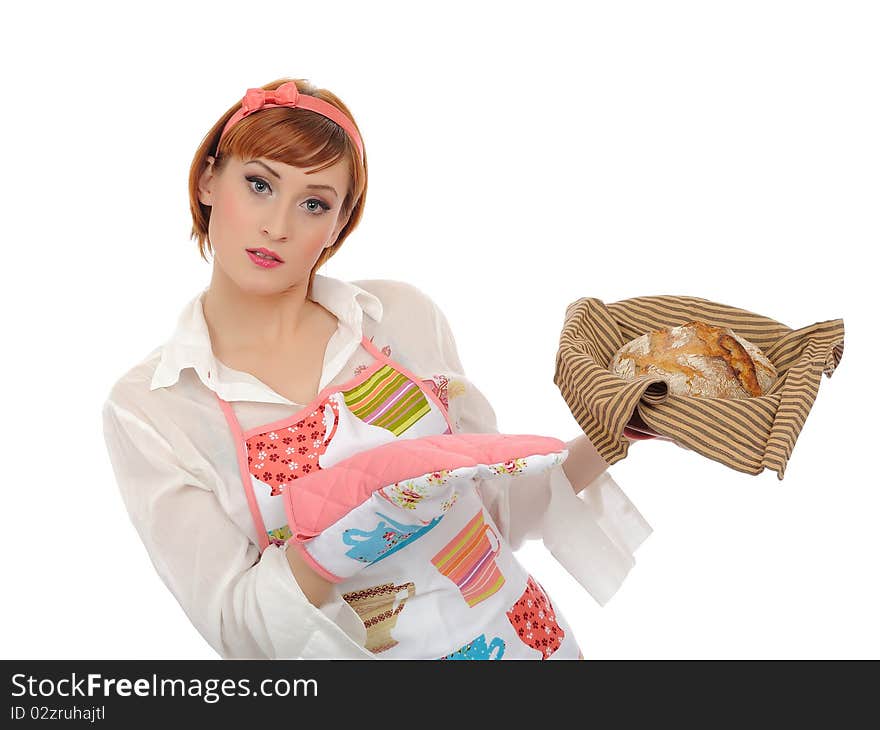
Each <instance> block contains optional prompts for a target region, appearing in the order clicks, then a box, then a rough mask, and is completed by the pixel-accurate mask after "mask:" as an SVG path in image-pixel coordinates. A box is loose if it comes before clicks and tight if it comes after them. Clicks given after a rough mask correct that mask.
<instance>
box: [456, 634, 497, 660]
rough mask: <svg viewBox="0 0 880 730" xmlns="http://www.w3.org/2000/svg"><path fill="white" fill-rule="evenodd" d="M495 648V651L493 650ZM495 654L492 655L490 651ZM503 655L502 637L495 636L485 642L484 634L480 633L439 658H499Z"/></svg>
mask: <svg viewBox="0 0 880 730" xmlns="http://www.w3.org/2000/svg"><path fill="white" fill-rule="evenodd" d="M496 649H497V651H495V650H496ZM493 651H494V652H495V655H494V656H493V655H492V652H493ZM503 656H504V639H502V638H501V637H500V636H496V637H495V638H494V639H492V641H491V642H490V643H489V644H486V634H480V635H479V636H478V637H477V638H476V639H474V640H473V641H471V642H470V643H468V644H465V645H464V646H463V647H461V649H456V650H455V651H454V652H452V653H451V654H447V655H446V656H442V657H440V659H501V657H503Z"/></svg>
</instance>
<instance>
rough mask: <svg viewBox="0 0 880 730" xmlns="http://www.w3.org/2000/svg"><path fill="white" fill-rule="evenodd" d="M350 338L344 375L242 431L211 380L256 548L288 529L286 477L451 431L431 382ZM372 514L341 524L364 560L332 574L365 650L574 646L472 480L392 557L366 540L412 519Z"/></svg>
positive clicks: (403, 653) (441, 655)
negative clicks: (351, 359)
mask: <svg viewBox="0 0 880 730" xmlns="http://www.w3.org/2000/svg"><path fill="white" fill-rule="evenodd" d="M360 347H361V348H363V350H365V351H366V353H368V355H369V356H370V357H371V358H372V361H373V362H372V363H371V364H370V365H368V366H367V367H366V368H364V369H363V370H361V371H360V372H357V374H356V375H355V376H354V377H353V378H351V379H349V380H348V381H346V382H344V383H342V384H340V385H336V386H334V385H330V386H327V387H326V388H325V389H324V390H323V391H321V392H320V393H319V394H318V395H317V396H316V397H315V398H314V399H313V400H312V401H311V402H310V403H309V404H308V405H306V406H305V407H304V408H302V409H300V410H299V411H297V413H295V414H294V415H292V416H289V417H286V418H283V419H281V420H279V421H275V422H272V423H268V424H265V425H262V426H257V427H255V428H251V429H249V430H248V431H243V430H242V428H241V426H240V424H239V422H238V419H237V417H236V415H235V412H234V410H233V408H232V405H231V404H230V403H229V402H227V401H225V400H223V399H222V398H221V397H220V396H219V395H218V394H216V392H215V395H217V399H218V401H219V403H220V407H221V408H222V410H223V413H224V415H225V416H226V420H227V423H228V424H229V428H230V429H231V431H232V435H233V438H234V440H235V444H236V449H237V453H238V464H239V471H240V474H241V479H242V484H243V487H244V491H245V495H246V497H247V502H248V505H249V507H250V512H251V516H252V517H253V521H254V525H255V527H256V532H257V538H258V540H259V546H260V553H261V554H262V552H263V550H265V549H266V548H267V547H268V546H269V545H270V544H274V545H277V546H278V547H281V548H284V546H285V544H286V543H287V541H288V540H289V539H290V538H291V537H292V534H291V530H290V527H289V525H288V519H287V514H286V512H285V507H284V499H283V491H284V490H285V489H296V480H297V479H301V478H306V477H308V475H309V473H310V472H314V471H315V470H320V469H328V468H330V467H332V466H333V465H334V464H336V463H337V462H339V461H342V460H344V459H346V458H348V457H350V456H353V455H355V454H357V453H360V452H362V451H365V450H367V449H371V448H375V447H377V446H381V445H383V444H386V443H391V442H394V441H397V440H399V439H413V438H420V437H423V436H437V435H442V434H453V433H454V432H455V430H454V428H453V424H452V421H451V420H450V417H449V411H448V408H447V406H446V404H445V403H444V401H443V399H441V396H442V394H443V391H442V386H438V385H437V384H435V383H434V382H433V381H427V380H422V379H420V378H418V377H417V376H416V375H414V374H413V373H412V372H410V371H409V370H408V369H407V368H406V367H404V366H403V365H402V364H400V363H399V362H397V361H396V360H393V359H392V358H391V357H389V356H388V355H386V354H385V353H384V352H382V351H381V350H379V349H378V348H377V347H376V346H375V345H374V344H373V342H372V340H370V339H367V337H366V336H363V337H362V338H361V343H360ZM502 478H503V477H502ZM379 516H380V517H381V518H382V519H381V521H380V522H379V524H378V525H377V526H376V529H375V530H373V531H372V532H366V531H349V534H348V535H346V540H347V542H348V544H349V545H351V550H352V551H353V552H357V551H360V552H363V553H364V556H363V558H361V559H363V560H364V562H368V563H369V564H368V565H367V567H365V568H364V569H362V570H361V571H360V572H359V573H357V574H356V575H354V576H351V577H349V578H346V579H344V580H343V581H342V582H341V583H338V584H336V585H335V588H336V590H337V595H338V596H340V597H341V599H342V600H344V601H345V603H347V604H348V606H349V607H350V608H351V609H352V610H353V611H354V613H355V614H356V616H357V617H358V618H359V620H360V622H361V623H362V624H363V628H364V630H365V635H366V640H365V643H364V646H365V648H366V649H367V650H369V651H371V652H372V653H373V654H374V656H376V658H389V659H395V658H411V659H548V658H554V659H562V658H569V659H575V658H580V659H582V658H583V655H582V654H581V652H580V649H579V648H578V646H577V643H576V641H575V638H574V634H573V632H572V630H571V627H570V626H569V625H568V623H567V622H566V621H565V619H564V617H562V615H561V614H560V613H558V612H556V611H554V609H553V606H552V604H551V602H550V599H549V598H548V597H547V595H546V593H545V592H544V590H543V588H542V587H541V585H540V584H539V583H538V582H537V581H536V580H535V579H534V578H533V577H532V576H531V575H529V574H528V573H527V572H526V571H525V569H524V568H523V567H522V566H521V565H520V564H519V562H518V561H517V560H516V558H515V557H514V555H513V551H512V550H511V549H510V546H509V545H508V544H507V543H506V542H505V541H504V540H503V538H502V537H501V536H500V532H499V530H498V528H497V526H496V525H495V523H494V521H493V520H492V517H491V516H490V515H489V513H488V512H487V511H486V510H485V507H484V505H483V503H482V500H481V498H480V495H479V492H478V490H477V489H476V488H472V489H467V490H463V491H461V492H460V493H457V494H456V495H455V500H454V502H453V504H452V505H451V506H450V507H449V508H448V511H447V512H445V514H444V516H443V519H442V520H438V521H435V522H436V524H435V523H432V524H431V525H430V527H425V528H422V529H421V530H420V531H419V533H420V534H418V535H416V537H418V539H417V540H410V542H409V543H407V551H406V553H405V556H404V557H403V559H401V558H400V554H398V556H396V559H393V560H392V559H390V558H388V556H385V555H383V558H388V559H375V556H376V555H377V553H376V546H377V543H378V544H380V545H381V544H388V542H387V541H388V540H389V539H391V540H393V539H395V537H396V536H400V535H406V537H407V538H412V537H413V535H414V533H413V529H412V528H413V526H412V525H407V524H401V523H400V522H399V521H396V520H395V519H393V518H391V517H388V516H387V515H379ZM407 531H408V532H407ZM352 533H362V534H352ZM389 535H391V538H389ZM349 555H351V553H349ZM371 560H374V562H370V561H371Z"/></svg>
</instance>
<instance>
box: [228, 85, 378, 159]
mask: <svg viewBox="0 0 880 730" xmlns="http://www.w3.org/2000/svg"><path fill="white" fill-rule="evenodd" d="M267 106H268V107H272V106H288V107H298V108H300V109H307V110H308V111H312V112H317V113H318V114H321V115H323V116H325V117H327V118H328V119H332V120H333V121H334V122H336V123H337V124H338V125H339V126H340V127H342V128H343V129H344V130H345V132H346V134H348V136H349V137H350V138H351V139H352V141H354V143H355V145H356V146H357V149H358V153H359V154H360V156H361V160H363V159H364V143H363V142H362V141H361V136H360V135H359V134H358V131H357V129H355V126H354V124H352V122H351V120H350V119H349V118H348V117H347V116H345V114H343V113H342V111H340V110H339V109H337V108H336V107H335V106H333V105H332V104H330V103H328V102H326V101H324V100H322V99H318V98H317V97H315V96H311V95H309V94H300V93H299V89H297V88H296V83H294V82H293V81H285V82H284V83H283V84H281V85H280V86H279V87H278V88H277V89H261V88H259V87H257V88H253V89H248V90H247V92H245V95H244V96H243V97H242V99H241V108H240V109H239V110H238V111H237V112H235V114H233V115H232V117H230V119H229V121H228V122H226V124H225V125H224V127H223V131H222V132H221V133H220V140H222V139H223V137H224V136H226V132H228V131H229V129H230V128H231V127H233V126H235V125H236V124H237V123H238V122H240V121H241V120H242V119H244V118H245V117H246V116H247V115H248V114H253V113H254V112H255V111H259V110H260V109H264V108H265V107H267ZM216 149H220V141H218V142H217V148H216ZM215 154H216V151H215Z"/></svg>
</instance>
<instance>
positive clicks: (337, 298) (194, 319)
mask: <svg viewBox="0 0 880 730" xmlns="http://www.w3.org/2000/svg"><path fill="white" fill-rule="evenodd" d="M207 291H208V289H207V287H206V288H205V289H203V290H202V291H201V292H199V294H198V295H196V296H195V297H194V298H193V299H192V300H191V301H190V302H189V303H188V304H187V305H186V306H185V307H184V308H183V311H182V312H181V313H180V316H179V318H178V321H177V328H176V329H175V330H174V333H173V334H172V335H171V337H170V338H169V339H168V340H167V342H166V343H165V344H164V345H163V346H162V348H161V357H160V359H159V364H158V365H157V366H156V370H155V372H154V373H153V379H152V381H151V383H150V390H155V389H156V388H165V387H168V386H169V385H174V383H176V382H177V380H178V379H179V377H180V372H181V371H182V370H183V369H184V368H187V367H191V368H193V369H194V370H195V371H196V373H197V375H198V376H199V379H200V380H201V381H202V382H203V383H204V384H205V385H207V386H208V387H209V388H211V389H212V390H213V389H214V388H215V386H216V385H217V382H216V381H217V375H216V373H217V370H218V368H217V360H216V358H215V357H214V352H213V350H212V348H211V338H210V335H209V334H208V325H207V322H206V321H205V312H204V309H203V308H202V300H203V298H204V296H205V293H206V292H207ZM310 299H312V301H315V302H317V303H318V304H320V305H321V306H323V307H324V308H325V309H327V310H329V311H330V312H332V313H333V314H334V315H336V317H337V319H338V320H339V324H340V326H343V327H346V328H348V329H349V330H350V331H351V332H352V334H354V335H356V337H357V340H358V341H360V339H361V337H362V333H363V315H364V313H366V314H367V315H368V316H369V317H371V318H372V319H374V320H375V321H376V322H380V321H381V320H382V302H381V301H380V299H379V298H378V297H377V296H376V295H375V294H371V293H370V292H368V291H366V290H365V289H362V288H361V287H359V286H357V285H356V284H353V283H351V282H348V281H343V280H341V279H334V278H333V277H330V276H322V275H321V274H315V278H314V280H313V281H312V296H311V297H310Z"/></svg>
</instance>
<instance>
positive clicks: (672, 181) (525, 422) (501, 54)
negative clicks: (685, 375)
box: [0, 0, 880, 659]
mask: <svg viewBox="0 0 880 730" xmlns="http://www.w3.org/2000/svg"><path fill="white" fill-rule="evenodd" d="M118 7H119V6H117V5H116V4H109V3H108V4H106V5H104V4H100V5H99V4H96V3H75V4H72V5H70V4H63V3H40V4H37V5H33V6H27V8H25V6H23V5H20V4H19V6H17V10H16V15H15V18H14V19H13V18H12V17H11V16H10V17H9V18H7V21H8V22H6V23H4V28H3V31H2V35H3V38H2V40H3V42H2V44H0V49H2V50H0V53H2V64H0V66H2V75H3V79H2V81H3V84H2V90H3V91H2V94H3V97H2V101H0V103H2V107H3V109H2V118H3V128H4V129H5V130H6V132H5V133H4V137H5V139H6V145H5V154H4V160H3V165H2V167H3V173H2V181H3V182H2V185H3V200H4V216H3V227H2V230H3V235H4V238H5V246H4V251H5V260H4V265H3V267H2V277H3V280H2V284H3V286H2V297H3V309H2V311H3V314H4V336H5V340H6V343H5V345H6V346H5V347H4V350H5V354H4V356H3V373H2V382H3V385H4V386H5V399H4V400H5V409H4V411H5V412H4V418H3V422H4V450H5V452H6V455H5V466H6V474H7V478H6V479H5V480H4V490H3V492H4V497H5V499H4V502H3V505H2V509H0V515H2V516H0V520H2V530H0V535H2V540H3V545H2V547H3V550H2V555H3V565H2V567H3V573H4V590H3V593H4V601H3V604H2V607H0V612H2V619H3V620H2V626H0V655H2V657H3V658H77V659H89V658H107V659H109V658H125V659H139V658H211V659H213V658H216V654H215V653H214V651H213V650H212V649H211V648H210V647H209V646H208V644H207V643H206V642H205V641H204V640H203V639H202V638H201V636H200V635H199V634H198V632H197V631H196V630H195V629H194V628H193V627H192V626H191V625H190V623H189V622H188V620H187V619H186V617H185V615H184V614H183V612H182V610H181V609H180V608H179V606H178V605H177V603H176V601H175V599H174V598H173V596H172V595H171V594H170V593H169V592H168V591H167V589H166V588H165V587H164V585H163V584H162V583H161V581H160V580H159V578H158V576H157V575H156V573H155V571H154V569H153V567H152V565H151V564H150V562H149V559H148V556H147V554H146V551H145V550H144V549H143V546H142V545H141V543H140V541H139V538H138V537H137V534H136V532H135V530H134V528H133V527H132V526H131V524H130V523H129V522H128V517H127V514H126V512H125V510H124V507H123V504H122V501H121V498H120V497H119V494H118V492H117V488H116V485H115V483H114V480H113V474H112V471H111V467H110V463H109V461H108V458H107V455H106V452H105V447H104V443H103V437H102V430H101V420H100V408H101V405H102V403H103V401H104V399H105V397H106V395H107V394H108V392H109V389H110V387H111V386H112V384H113V382H114V381H115V380H116V379H117V378H118V377H119V376H121V374H122V373H123V372H125V371H126V370H127V369H128V368H129V367H131V366H132V365H134V364H135V363H136V362H138V361H140V360H141V359H142V358H143V357H144V356H145V355H146V354H147V353H148V352H149V351H151V350H152V349H153V348H154V347H156V346H157V345H159V344H161V342H163V341H164V340H165V339H166V338H167V337H168V336H169V335H170V334H171V331H172V329H173V327H174V325H175V324H176V320H177V316H178V313H179V312H180V310H181V308H182V307H183V305H184V304H185V303H186V302H187V301H188V300H189V299H190V298H191V297H192V296H194V295H195V293H197V292H198V291H199V290H200V289H201V288H203V287H204V286H205V285H206V284H207V282H208V280H209V278H210V265H209V264H206V263H205V262H204V261H202V260H201V259H200V258H199V256H198V253H197V247H196V244H195V242H194V241H191V240H190V238H189V233H190V226H191V219H190V214H189V208H188V200H187V174H188V171H189V166H190V163H191V161H192V157H193V154H194V152H195V150H196V148H197V147H198V145H199V143H200V141H201V140H202V138H203V136H204V135H205V134H206V133H207V131H208V130H209V129H210V127H211V125H212V124H213V123H214V122H215V121H216V120H217V119H218V118H219V116H220V115H221V114H222V113H223V112H224V111H225V110H226V109H227V108H228V107H229V106H230V105H231V104H233V103H234V102H235V101H237V100H238V99H240V98H241V96H242V95H243V93H244V91H245V89H246V88H248V87H250V86H258V85H261V84H264V83H267V82H269V81H271V80H273V79H275V78H278V77H282V76H289V77H300V78H307V79H309V80H311V81H312V82H314V83H315V84H317V85H318V86H322V87H326V88H329V89H331V90H333V91H334V92H335V93H337V94H338V95H339V96H340V98H341V99H342V100H343V101H344V102H345V103H346V104H347V105H348V106H349V107H350V109H351V110H352V112H353V114H354V115H355V118H356V119H357V121H358V123H359V125H360V127H361V130H362V132H363V135H364V140H365V144H366V146H367V149H368V154H369V161H370V182H369V195H368V202H367V207H366V211H365V217H364V219H363V221H362V223H361V225H360V227H359V228H358V229H357V230H356V231H355V233H354V234H353V235H352V236H351V237H350V238H349V239H348V241H347V242H346V244H345V246H344V247H343V249H342V250H341V252H340V253H339V254H338V255H337V256H336V258H334V259H333V260H332V261H331V262H330V263H329V264H328V265H327V266H326V267H325V268H324V269H323V270H322V273H325V274H328V275H330V276H334V277H339V278H345V279H368V278H382V279H386V278H387V279H402V280H406V281H409V282H411V283H413V284H415V285H417V286H419V287H421V288H422V289H423V290H424V291H425V292H426V293H427V294H428V295H430V296H431V297H432V298H433V299H434V300H435V301H436V302H437V303H438V304H439V305H440V306H441V307H442V309H443V310H444V311H445V313H446V314H447V317H448V319H449V321H450V323H451V325H452V328H453V331H454V333H455V336H456V339H457V342H458V347H459V351H460V354H461V357H462V360H463V363H464V366H465V370H466V372H468V374H469V377H470V378H471V379H472V380H473V381H474V382H475V383H476V384H478V386H479V387H480V388H481V389H482V390H483V392H484V393H485V394H486V395H487V397H488V398H489V400H490V401H491V403H492V404H493V405H494V407H495V409H496V412H497V415H498V422H499V427H500V428H501V430H502V431H506V432H509V433H540V434H544V435H551V436H556V437H559V438H564V439H566V440H567V439H569V438H573V437H574V436H575V435H577V434H578V433H579V427H578V425H577V422H576V421H575V420H574V418H573V417H572V416H571V414H570V412H569V411H568V408H567V406H566V405H565V402H564V400H563V399H562V396H561V395H560V393H559V391H558V389H557V387H556V386H555V385H554V383H553V372H554V363H555V355H556V350H557V347H558V341H559V333H560V330H561V327H562V321H563V317H564V313H565V308H566V306H567V305H568V304H569V303H570V302H572V301H574V300H575V299H577V298H579V297H598V298H600V299H602V300H603V301H605V302H612V301H616V300H619V299H625V298H629V297H634V296H642V295H650V294H684V295H692V296H699V297H703V298H707V299H711V300H714V301H718V302H722V303H726V304H731V305H734V306H738V307H742V308H745V309H748V310H751V311H755V312H759V313H761V314H764V315H766V316H769V317H772V318H774V319H776V320H778V321H780V322H783V323H785V324H787V325H788V326H789V327H792V328H794V329H797V328H800V327H804V326H806V325H808V324H812V323H814V322H818V321H823V320H828V319H836V318H843V319H844V321H845V327H846V348H845V353H844V356H843V359H842V361H841V364H840V366H839V367H838V369H837V371H836V372H835V373H834V375H833V377H832V378H826V377H824V376H823V378H822V382H821V385H820V390H819V393H818V397H817V400H816V402H815V405H814V406H813V408H812V411H811V412H810V415H809V417H808V419H807V422H806V424H805V425H804V428H803V430H802V432H801V434H800V437H799V439H798V441H797V443H796V445H795V448H794V451H793V454H792V457H791V460H790V462H789V464H788V467H787V471H786V473H785V479H784V480H783V481H779V480H778V479H777V476H776V474H775V472H771V471H765V472H764V473H763V474H761V475H759V476H751V475H747V474H743V473H739V472H736V471H733V470H730V469H728V468H726V467H724V466H722V465H720V464H719V463H716V462H714V461H711V460H708V459H704V458H702V457H700V456H698V455H697V454H695V453H693V452H689V451H685V450H683V449H679V448H676V447H675V446H674V445H672V444H666V443H659V442H641V443H636V444H633V446H632V448H631V450H630V455H629V457H628V458H626V459H625V460H624V461H622V462H619V463H618V464H615V465H614V466H612V467H611V473H612V475H613V476H614V478H615V480H616V481H617V482H618V483H619V484H620V485H621V487H622V488H623V489H624V491H625V492H626V493H627V495H628V496H629V497H630V498H631V499H632V501H633V502H634V503H635V505H636V506H637V507H638V508H639V510H640V511H641V513H642V514H643V515H644V517H645V518H646V519H647V521H648V522H649V523H650V524H651V525H652V527H653V528H654V533H653V534H652V535H651V536H650V537H649V538H648V539H647V541H646V542H645V543H644V544H643V545H642V546H641V547H640V548H639V550H638V552H637V553H636V561H637V562H636V566H635V568H634V569H633V570H632V572H631V573H630V574H629V576H628V577H627V579H626V581H625V582H624V584H623V586H622V587H621V589H620V591H619V592H618V593H617V594H616V595H615V596H614V597H613V598H612V599H611V601H610V602H609V603H608V604H607V605H606V606H605V607H600V606H599V605H598V604H597V603H596V602H595V601H594V600H593V599H592V598H591V597H590V595H589V594H587V593H586V592H585V591H583V590H582V589H580V587H579V586H578V585H577V584H576V583H575V582H574V580H573V579H572V578H571V577H570V576H569V575H568V574H567V573H566V572H565V571H564V570H563V569H562V568H560V567H559V566H558V564H556V563H555V561H553V560H552V558H551V557H550V556H549V554H548V553H546V551H545V550H544V548H543V546H542V545H541V543H539V542H532V543H529V544H528V545H527V546H526V547H525V548H524V549H523V550H522V551H521V553H520V555H521V558H522V561H523V562H524V563H525V564H526V565H527V567H529V568H530V569H531V570H532V571H533V572H534V573H535V574H536V575H537V576H538V577H539V578H540V579H541V580H542V582H543V583H544V586H545V587H546V588H547V590H548V592H549V594H550V595H551V597H552V598H553V600H554V602H555V603H556V605H557V607H558V608H559V609H561V611H562V612H563V613H564V614H565V615H566V617H567V618H568V620H569V621H570V623H571V624H572V626H573V628H574V631H575V633H576V636H577V639H578V641H579V643H580V644H581V645H582V647H583V648H584V652H585V654H586V655H587V658H588V659H590V658H592V659H617V658H689V659H692V658H822V657H826V658H831V657H834V658H857V657H860V658H868V657H872V658H880V636H878V628H877V616H878V612H880V589H878V578H877V576H878V570H877V559H878V557H880V538H878V529H877V525H878V522H880V490H878V486H880V483H878V482H880V480H878V477H877V467H876V465H877V458H876V450H877V448H878V446H877V442H876V436H875V433H876V431H875V426H876V416H875V413H876V411H877V408H878V405H880V404H878V397H877V387H876V385H875V374H876V368H877V357H878V355H880V352H878V346H877V342H878V337H877V310H878V307H877V298H876V289H877V281H876V277H877V264H876V258H875V249H876V248H877V244H878V232H880V230H878V229H880V223H878V221H880V216H878V193H880V183H878V179H880V177H878V169H880V142H878V140H880V135H878V129H880V104H878V81H880V46H878V43H877V38H878V34H880V22H878V11H877V5H876V4H875V3H871V2H845V1H838V2H833V3H831V2H824V3H817V2H806V1H804V0H800V1H799V2H773V1H771V0H761V1H760V2H743V1H742V0H741V1H740V2H736V3H732V2H731V3H721V2H706V1H703V2H643V3H635V2H615V3H569V2H550V1H548V0H545V1H544V2H541V3H529V4H525V3H510V2H505V3H488V2H480V3H477V2H468V3H457V2H443V3H441V4H437V5H434V6H427V5H421V4H413V3H381V2H372V3H345V2H339V1H338V0H336V1H334V2H332V3H324V2H310V3H302V2H289V1H288V2H283V3H272V2H261V3H234V4H223V3H217V2H211V3H196V2H186V3H174V4H170V3H169V4H163V3H151V4H149V5H144V6H141V10H140V11H133V10H131V9H126V10H125V12H124V13H120V12H119V11H118V10H117V8H118Z"/></svg>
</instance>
